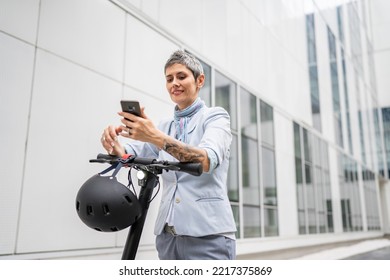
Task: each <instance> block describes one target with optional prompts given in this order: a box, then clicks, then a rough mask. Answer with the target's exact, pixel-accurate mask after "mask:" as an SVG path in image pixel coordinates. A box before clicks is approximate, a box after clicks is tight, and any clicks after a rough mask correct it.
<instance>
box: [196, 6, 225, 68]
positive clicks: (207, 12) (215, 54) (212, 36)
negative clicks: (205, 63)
mask: <svg viewBox="0 0 390 280" xmlns="http://www.w3.org/2000/svg"><path fill="white" fill-rule="evenodd" d="M202 14H203V26H202V28H203V29H202V34H203V42H202V43H203V44H202V53H203V54H205V55H206V56H207V58H209V59H210V60H211V61H213V62H214V63H216V64H217V65H218V67H220V69H224V68H225V67H226V66H227V65H228V63H227V47H226V43H227V28H226V27H227V19H228V14H227V8H226V1H224V0H212V1H203V13H202Z"/></svg>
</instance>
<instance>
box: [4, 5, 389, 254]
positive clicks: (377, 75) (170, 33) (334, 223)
mask: <svg viewBox="0 0 390 280" xmlns="http://www.w3.org/2000/svg"><path fill="white" fill-rule="evenodd" d="M389 10H390V4H389V3H387V2H386V1H384V0H371V1H369V0H357V1H349V0H339V1H325V0H294V1H284V0H277V1H276V0H272V1H271V0H261V1H250V0H200V1H189V0H153V1H142V0H82V1H80V0H67V1H65V0H0V81H1V82H0V91H1V94H0V96H1V102H0V108H1V111H0V116H1V118H0V131H1V142H0V143H1V147H2V154H3V158H4V159H5V160H3V161H2V162H1V163H0V170H1V175H2V176H1V179H0V186H1V187H0V194H1V195H0V209H1V210H2V211H0V224H1V227H0V259H15V258H21V259H63V258H65V259H93V258H97V259H109V258H113V259H118V258H120V256H121V252H122V250H123V246H124V243H125V240H126V236H127V233H128V230H124V231H121V232H117V233H110V234H107V233H100V232H96V231H93V230H91V229H89V228H87V227H86V226H85V225H84V224H82V222H81V221H80V220H79V219H78V216H77V214H76V210H75V197H76V194H77V191H78V189H79V188H80V186H81V185H82V184H83V182H84V181H85V180H86V179H88V178H89V177H91V176H92V175H93V174H96V173H97V172H99V171H101V170H103V169H104V168H105V166H102V165H98V164H90V163H89V162H88V160H89V159H90V158H94V157H95V156H96V154H98V153H99V152H102V147H101V146H100V141H99V139H100V135H101V133H102V131H103V129H104V128H105V127H106V126H107V125H109V124H119V118H118V117H117V115H116V112H117V111H118V110H120V103H119V101H120V100H121V99H136V100H139V101H140V103H141V104H142V105H143V106H145V108H146V114H147V115H148V116H149V117H150V118H151V119H152V120H153V121H155V122H156V123H157V122H158V121H159V119H161V118H162V117H164V116H169V115H172V112H173V104H172V103H171V101H170V99H169V96H168V94H167V93H166V90H165V77H164V72H163V67H164V64H165V60H166V59H167V58H168V56H169V55H170V54H171V53H172V52H173V51H175V50H176V49H184V50H186V51H188V52H190V53H192V54H194V55H195V56H197V57H198V58H199V59H200V60H201V61H202V63H203V66H204V70H205V74H206V84H205V86H204V87H203V88H202V91H201V93H200V94H201V97H202V99H203V100H204V101H205V102H206V104H207V105H209V106H222V107H223V108H225V109H226V110H227V111H228V112H229V114H230V117H231V129H232V134H233V142H232V147H231V158H230V170H229V177H228V186H227V187H228V195H229V199H230V201H231V206H232V209H233V213H234V215H235V220H236V225H237V253H238V257H239V258H243V259H244V258H246V257H248V256H249V255H251V256H252V257H253V255H256V254H258V253H263V252H269V251H273V250H280V249H289V248H299V247H303V246H311V245H319V244H326V243H333V242H339V241H350V240H357V239H363V238H374V237H378V236H383V235H384V234H386V233H390V222H389V221H390V214H389V211H390V183H389V176H390V93H389V92H390V83H389V79H387V78H386V74H387V71H388V69H390V37H389V38H387V37H386V36H385V35H386V30H387V27H388V26H390V21H389V20H387V19H386V18H387V17H386V13H385V11H389ZM126 176H127V174H125V173H124V174H120V179H121V180H123V182H125V180H126ZM159 199H160V197H159V193H157V196H156V198H155V200H154V201H153V202H152V206H151V208H150V210H149V214H148V217H147V221H146V224H145V228H144V232H143V236H142V239H141V243H140V247H139V251H138V258H139V259H156V258H157V254H156V251H155V248H154V235H153V227H154V220H155V218H156V215H157V209H158V203H159Z"/></svg>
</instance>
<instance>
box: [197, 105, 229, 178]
mask: <svg viewBox="0 0 390 280" xmlns="http://www.w3.org/2000/svg"><path fill="white" fill-rule="evenodd" d="M203 125H204V129H205V130H204V134H203V137H202V140H201V142H200V143H199V147H200V148H203V149H205V150H206V151H207V155H208V157H209V160H210V170H209V173H211V172H212V171H213V170H214V169H215V168H217V167H218V166H219V164H220V163H221V162H222V161H224V160H229V159H228V158H227V156H228V155H229V149H230V145H231V142H232V134H231V130H230V116H229V114H228V113H227V112H226V110H225V109H223V108H221V107H214V108H212V109H211V112H210V114H209V115H208V117H207V119H206V121H205V122H204V124H203Z"/></svg>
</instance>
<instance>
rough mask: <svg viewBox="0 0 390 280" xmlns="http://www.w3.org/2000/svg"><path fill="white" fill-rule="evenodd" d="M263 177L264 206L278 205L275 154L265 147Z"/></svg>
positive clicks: (263, 151) (263, 150)
mask: <svg viewBox="0 0 390 280" xmlns="http://www.w3.org/2000/svg"><path fill="white" fill-rule="evenodd" d="M261 153H262V154H261V156H262V167H263V168H262V175H263V188H264V204H266V205H277V189H276V171H275V153H274V151H273V150H270V149H268V148H265V147H263V148H262V152H261Z"/></svg>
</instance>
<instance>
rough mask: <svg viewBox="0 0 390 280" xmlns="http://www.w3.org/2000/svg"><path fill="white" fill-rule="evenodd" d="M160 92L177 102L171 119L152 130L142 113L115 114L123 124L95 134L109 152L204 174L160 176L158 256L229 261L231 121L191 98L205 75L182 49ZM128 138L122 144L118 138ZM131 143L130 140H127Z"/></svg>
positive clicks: (231, 242) (168, 65) (231, 237)
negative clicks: (189, 166)
mask: <svg viewBox="0 0 390 280" xmlns="http://www.w3.org/2000/svg"><path fill="white" fill-rule="evenodd" d="M165 78H166V88H167V90H168V93H169V95H170V97H171V100H172V101H173V102H174V103H175V104H176V106H175V111H174V116H173V118H170V119H168V120H164V121H162V122H161V123H160V124H159V125H158V127H156V126H155V125H154V124H153V123H152V121H151V120H150V119H149V118H148V117H147V116H146V114H145V111H144V108H142V110H141V117H137V116H135V115H132V114H129V113H124V112H121V113H119V115H120V116H121V117H122V120H121V122H122V124H123V125H122V126H118V127H114V126H109V127H108V128H106V129H105V130H104V133H103V136H102V139H101V141H102V144H103V147H104V148H105V149H106V150H107V152H108V153H110V154H113V155H118V156H122V155H123V154H125V153H128V154H133V155H136V156H140V157H152V158H159V159H162V160H169V161H174V160H178V161H181V162H198V163H201V164H202V166H203V171H204V173H203V174H202V175H201V176H199V177H194V176H191V175H189V174H186V173H182V172H165V173H163V174H162V178H163V182H164V188H163V193H162V199H161V203H160V209H159V213H158V217H157V220H156V225H155V231H154V233H155V234H156V235H157V237H156V247H157V251H158V255H159V258H160V259H235V255H236V251H235V231H236V226H235V222H234V218H233V213H232V210H231V207H230V203H229V199H228V197H227V187H226V180H227V172H228V167H229V155H230V144H231V140H232V136H231V131H230V117H229V115H228V113H227V112H226V111H225V110H224V109H222V108H220V107H214V108H208V107H207V106H205V104H204V102H203V101H202V100H201V99H200V98H199V97H198V95H199V90H200V89H201V88H202V86H203V84H204V81H205V76H204V73H203V68H202V65H201V64H200V62H199V61H198V60H197V59H196V58H195V57H193V56H192V55H190V54H188V53H186V52H184V51H181V50H179V51H176V52H174V53H173V54H172V55H171V56H170V58H169V59H168V61H167V62H166V64H165ZM119 135H120V136H123V137H126V138H129V139H132V140H133V141H129V143H126V144H125V145H124V146H123V145H121V144H120V143H119V142H118V136H119ZM134 140H135V141H134Z"/></svg>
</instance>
